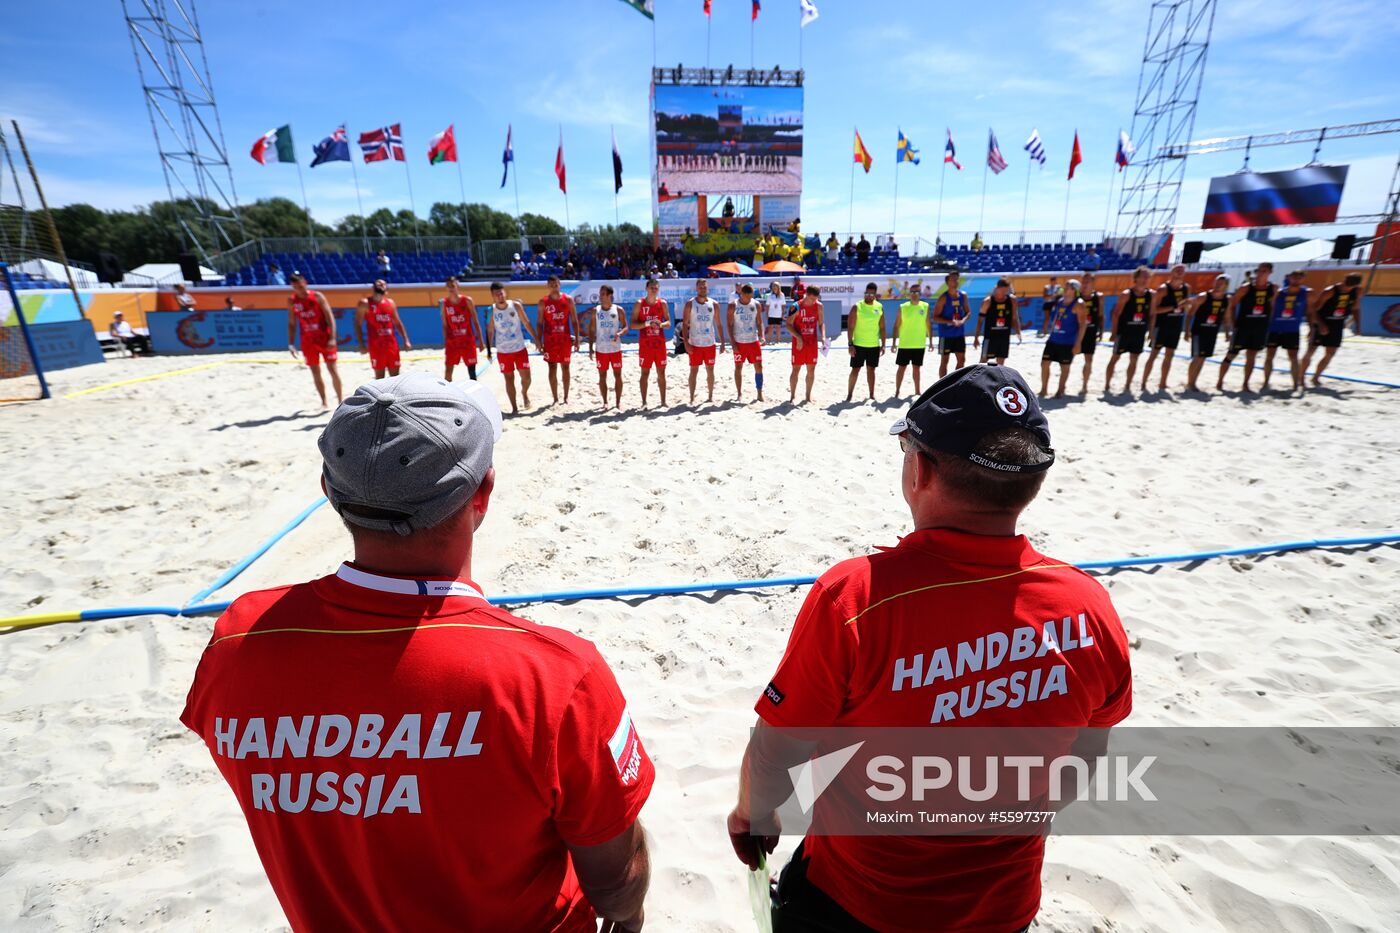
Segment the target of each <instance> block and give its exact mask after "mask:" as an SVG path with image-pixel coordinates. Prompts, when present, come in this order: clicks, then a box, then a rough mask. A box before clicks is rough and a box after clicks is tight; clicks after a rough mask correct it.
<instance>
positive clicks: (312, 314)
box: [292, 289, 328, 342]
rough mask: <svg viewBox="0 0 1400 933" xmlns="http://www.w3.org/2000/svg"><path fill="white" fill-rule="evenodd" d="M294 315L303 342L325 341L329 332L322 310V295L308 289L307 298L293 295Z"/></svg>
mask: <svg viewBox="0 0 1400 933" xmlns="http://www.w3.org/2000/svg"><path fill="white" fill-rule="evenodd" d="M292 313H293V314H294V315H296V319H297V327H299V328H301V339H302V340H303V341H305V340H311V341H313V342H314V341H317V340H323V339H325V337H326V334H327V333H328V332H327V330H326V314H325V312H324V311H322V310H321V295H320V293H318V292H316V291H314V290H312V289H307V290H306V297H305V298H301V297H298V296H297V295H295V294H294V295H292Z"/></svg>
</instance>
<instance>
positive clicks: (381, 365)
mask: <svg viewBox="0 0 1400 933" xmlns="http://www.w3.org/2000/svg"><path fill="white" fill-rule="evenodd" d="M369 365H370V368H371V369H398V368H399V342H398V341H397V340H385V341H383V342H378V341H374V340H371V341H370V342H369Z"/></svg>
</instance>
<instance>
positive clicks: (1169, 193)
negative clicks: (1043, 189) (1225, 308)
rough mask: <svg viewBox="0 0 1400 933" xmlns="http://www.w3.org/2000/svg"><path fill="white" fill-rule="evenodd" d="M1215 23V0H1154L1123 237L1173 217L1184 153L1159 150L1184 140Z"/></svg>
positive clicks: (1121, 213)
mask: <svg viewBox="0 0 1400 933" xmlns="http://www.w3.org/2000/svg"><path fill="white" fill-rule="evenodd" d="M1214 23H1215V0H1153V2H1152V10H1151V14H1150V16H1149V18H1148V22H1147V40H1146V42H1145V44H1144V45H1143V52H1142V70H1141V72H1140V73H1139V74H1138V91H1137V106H1136V107H1135V109H1134V110H1133V124H1132V129H1131V130H1130V131H1129V133H1128V135H1129V136H1130V137H1131V138H1132V141H1133V144H1134V145H1135V146H1136V147H1137V153H1138V155H1139V156H1141V159H1140V161H1139V160H1134V161H1132V162H1130V164H1129V166H1128V170H1127V173H1128V177H1127V179H1125V181H1124V183H1123V193H1122V194H1121V195H1120V197H1119V202H1118V221H1119V224H1120V225H1121V226H1123V227H1125V228H1126V229H1118V228H1115V233H1118V234H1120V235H1124V236H1130V237H1136V236H1146V235H1148V234H1153V233H1166V232H1169V231H1170V230H1171V228H1172V225H1173V224H1174V223H1175V222H1176V209H1177V204H1178V202H1180V200H1181V182H1182V180H1183V179H1184V178H1185V176H1186V159H1185V157H1184V156H1181V157H1177V158H1173V157H1170V156H1167V155H1165V154H1164V153H1166V152H1168V151H1170V150H1172V149H1173V148H1174V147H1180V146H1183V145H1185V144H1186V143H1188V142H1190V140H1191V135H1192V131H1193V130H1194V129H1195V125H1196V104H1197V102H1198V101H1199V100H1200V97H1201V80H1202V78H1203V77H1204V76H1205V71H1206V51H1207V49H1209V47H1210V33H1211V27H1212V26H1213V25H1214Z"/></svg>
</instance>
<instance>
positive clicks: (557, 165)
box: [554, 128, 569, 194]
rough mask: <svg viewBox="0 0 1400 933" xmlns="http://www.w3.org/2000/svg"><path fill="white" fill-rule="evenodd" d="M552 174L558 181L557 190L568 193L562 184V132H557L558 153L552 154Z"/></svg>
mask: <svg viewBox="0 0 1400 933" xmlns="http://www.w3.org/2000/svg"><path fill="white" fill-rule="evenodd" d="M554 174H555V176H556V177H557V178H558V179H559V190H560V191H562V192H564V193H565V194H568V193H569V188H568V186H567V185H566V184H565V183H564V130H563V129H562V128H561V129H560V130H559V151H558V152H556V153H555V154H554Z"/></svg>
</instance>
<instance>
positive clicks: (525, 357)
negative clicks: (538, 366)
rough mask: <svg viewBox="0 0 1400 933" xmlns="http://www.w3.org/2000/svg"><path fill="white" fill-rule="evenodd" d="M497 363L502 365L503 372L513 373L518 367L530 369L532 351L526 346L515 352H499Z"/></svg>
mask: <svg viewBox="0 0 1400 933" xmlns="http://www.w3.org/2000/svg"><path fill="white" fill-rule="evenodd" d="M496 363H497V364H498V365H499V366H500V367H501V372H503V373H513V372H515V371H516V370H517V369H521V370H525V371H527V372H528V371H529V369H530V351H529V350H526V349H525V348H523V347H522V348H521V349H519V350H516V351H515V352H514V353H505V352H498V353H497V354H496Z"/></svg>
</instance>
